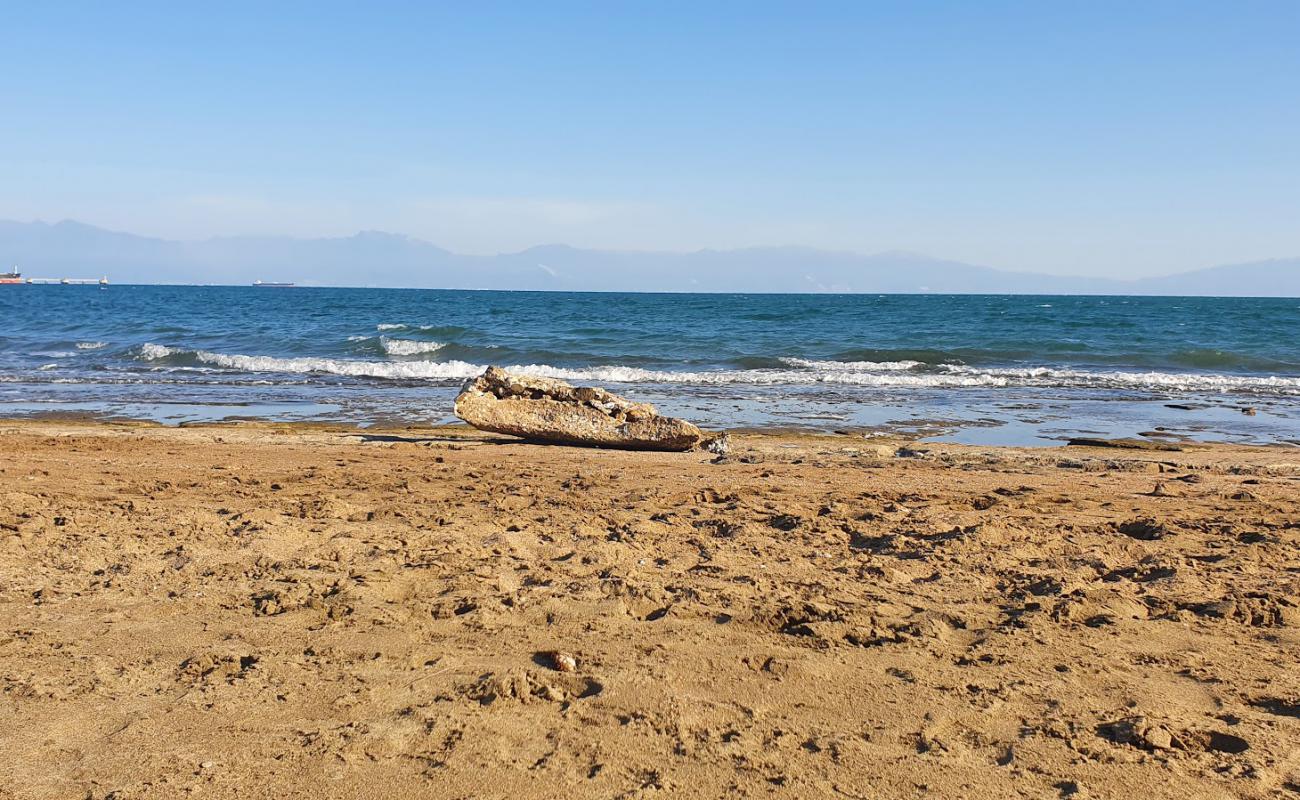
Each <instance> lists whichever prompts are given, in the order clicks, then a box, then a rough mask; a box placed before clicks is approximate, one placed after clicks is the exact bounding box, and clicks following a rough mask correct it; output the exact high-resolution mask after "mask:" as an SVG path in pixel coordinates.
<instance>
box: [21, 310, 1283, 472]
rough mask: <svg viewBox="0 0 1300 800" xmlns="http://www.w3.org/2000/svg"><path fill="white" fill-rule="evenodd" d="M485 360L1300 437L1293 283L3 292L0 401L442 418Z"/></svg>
mask: <svg viewBox="0 0 1300 800" xmlns="http://www.w3.org/2000/svg"><path fill="white" fill-rule="evenodd" d="M491 364H496V365H500V366H504V367H507V368H509V369H512V370H518V371H520V372H525V373H529V374H533V375H544V376H551V377H556V378H562V379H564V380H567V381H571V382H576V383H581V384H590V385H601V386H605V387H607V388H609V389H611V390H613V391H615V392H618V393H620V394H623V395H625V396H628V397H630V398H633V399H636V400H644V401H649V402H652V403H655V404H656V405H657V406H659V408H660V410H661V411H663V412H665V413H669V414H673V415H676V416H682V417H686V418H688V419H691V420H694V421H696V422H698V423H700V424H701V425H703V426H705V427H708V428H713V429H755V428H764V429H795V430H809V431H820V432H836V433H839V434H842V435H844V436H847V437H851V438H852V439H856V438H859V437H866V438H870V437H874V436H883V435H904V436H908V437H913V438H918V439H922V440H935V441H954V442H966V443H971V444H988V445H1048V444H1054V443H1059V442H1061V441H1064V440H1067V439H1069V438H1072V437H1078V436H1103V437H1121V436H1122V437H1145V438H1148V439H1151V440H1153V441H1179V440H1201V441H1226V442H1238V443H1282V444H1289V445H1296V446H1300V300H1297V299H1251V298H1199V297H1198V298H1189V297H1101V296H1025V295H1014V296H978V295H826V294H816V295H773V294H606V293H558V292H494V291H481V292H480V291H435V290H413V289H341V288H267V287H251V286H250V287H229V286H125V285H121V286H119V285H113V286H107V287H98V286H58V285H56V286H28V285H19V286H0V418H15V417H31V416H74V417H94V418H105V419H143V420H154V421H158V422H162V423H164V424H188V423H204V422H219V421H237V420H248V419H263V420H274V421H307V422H322V423H341V424H346V425H355V426H360V427H369V426H376V425H430V424H440V423H447V422H452V421H454V417H453V415H452V398H453V397H454V396H455V394H456V392H457V390H458V388H459V386H460V384H461V383H462V382H463V381H464V380H465V379H467V378H470V377H473V376H475V375H477V374H479V373H480V372H481V371H482V370H483V369H484V367H486V366H487V365H491Z"/></svg>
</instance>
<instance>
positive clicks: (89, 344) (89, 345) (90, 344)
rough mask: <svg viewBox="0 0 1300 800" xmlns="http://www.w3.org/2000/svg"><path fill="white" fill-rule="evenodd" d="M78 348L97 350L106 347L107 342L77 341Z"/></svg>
mask: <svg viewBox="0 0 1300 800" xmlns="http://www.w3.org/2000/svg"><path fill="white" fill-rule="evenodd" d="M76 347H77V349H78V350H98V349H100V348H101V347H108V342H77V345H76Z"/></svg>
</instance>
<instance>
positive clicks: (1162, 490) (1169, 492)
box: [1151, 483, 1183, 497]
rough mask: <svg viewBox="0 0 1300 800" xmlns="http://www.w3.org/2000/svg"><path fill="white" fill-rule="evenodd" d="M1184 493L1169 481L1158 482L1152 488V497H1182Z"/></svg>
mask: <svg viewBox="0 0 1300 800" xmlns="http://www.w3.org/2000/svg"><path fill="white" fill-rule="evenodd" d="M1182 496H1183V493H1182V492H1181V491H1179V490H1178V489H1177V488H1176V487H1174V486H1170V485H1169V484H1167V483H1157V484H1156V488H1154V489H1152V490H1151V497H1182Z"/></svg>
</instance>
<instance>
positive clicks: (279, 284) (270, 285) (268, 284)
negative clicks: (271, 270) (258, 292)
mask: <svg viewBox="0 0 1300 800" xmlns="http://www.w3.org/2000/svg"><path fill="white" fill-rule="evenodd" d="M253 285H254V286H258V287H260V288H263V289H292V288H293V286H294V285H293V284H292V283H289V282H287V281H253Z"/></svg>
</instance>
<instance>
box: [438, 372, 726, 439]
mask: <svg viewBox="0 0 1300 800" xmlns="http://www.w3.org/2000/svg"><path fill="white" fill-rule="evenodd" d="M456 416H458V417H460V418H461V419H463V420H465V421H466V422H468V423H469V424H470V425H473V426H474V427H475V428H478V429H479V430H484V431H492V432H493V433H505V434H509V435H511V436H519V437H522V438H524V439H533V440H539V441H545V442H557V443H561V444H575V445H587V446H590V447H618V448H623V449H627V450H690V449H691V448H693V447H696V446H697V445H699V444H700V442H701V441H702V440H703V438H704V433H703V432H702V431H701V430H700V429H699V428H697V427H695V426H694V425H692V424H691V423H689V422H687V421H685V420H681V419H674V418H672V417H661V416H660V415H659V413H658V412H657V411H655V407H654V406H652V405H650V404H649V403H633V402H632V401H630V400H624V399H623V398H621V397H619V396H618V395H616V394H611V393H610V392H607V391H605V390H604V389H596V388H592V387H586V386H570V385H569V384H567V383H565V382H564V381H559V380H553V379H551V378H534V377H531V376H528V375H511V374H510V373H508V372H506V371H505V370H503V369H501V368H500V367H488V368H487V371H486V372H484V373H483V374H482V375H480V376H479V377H477V378H474V379H473V380H470V381H467V382H466V383H465V385H464V386H463V387H462V388H461V390H460V394H459V395H457V396H456Z"/></svg>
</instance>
